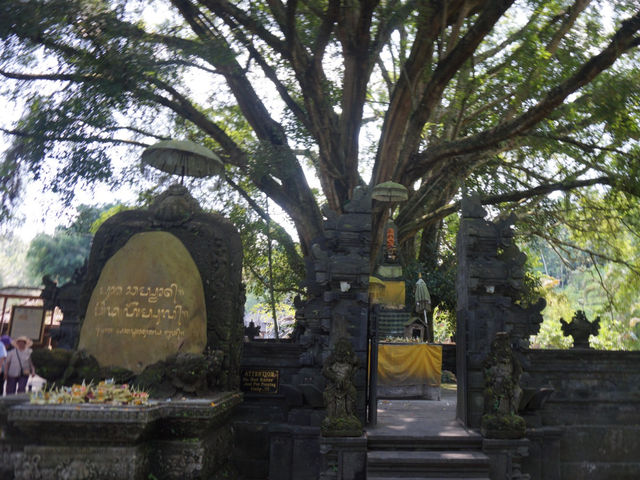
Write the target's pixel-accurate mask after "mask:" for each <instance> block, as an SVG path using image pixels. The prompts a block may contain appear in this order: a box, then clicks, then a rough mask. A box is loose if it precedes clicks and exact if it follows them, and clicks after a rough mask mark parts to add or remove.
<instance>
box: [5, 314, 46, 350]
mask: <svg viewBox="0 0 640 480" xmlns="http://www.w3.org/2000/svg"><path fill="white" fill-rule="evenodd" d="M43 334H44V307H27V306H21V305H14V306H13V307H11V324H10V326H9V336H10V337H11V338H17V337H20V336H25V337H27V338H30V339H31V340H33V341H34V343H41V342H42V336H43Z"/></svg>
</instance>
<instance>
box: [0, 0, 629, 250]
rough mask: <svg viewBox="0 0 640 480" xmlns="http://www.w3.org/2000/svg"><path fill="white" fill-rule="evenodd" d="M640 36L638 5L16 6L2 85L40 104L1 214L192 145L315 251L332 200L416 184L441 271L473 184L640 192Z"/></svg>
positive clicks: (229, 2) (300, 1) (17, 133)
mask: <svg viewBox="0 0 640 480" xmlns="http://www.w3.org/2000/svg"><path fill="white" fill-rule="evenodd" d="M158 15H162V16H163V20H164V21H163V22H158V21H157V17H158ZM639 29H640V13H639V12H638V4H637V2H635V1H631V2H630V1H629V0H620V1H615V0H612V1H606V2H605V1H590V0H551V1H547V0H545V1H542V0H521V1H513V0H511V1H506V0H446V1H443V0H384V1H380V0H289V1H287V2H283V1H281V0H200V1H196V0H164V1H163V0H156V1H154V2H150V1H143V0H138V1H127V0H22V1H15V0H1V1H0V39H1V41H2V47H3V48H2V53H1V54H0V55H1V56H0V74H1V75H2V76H3V77H4V83H3V85H4V88H3V91H2V93H3V94H5V95H15V96H17V97H20V98H22V99H23V100H24V101H25V102H26V113H25V115H24V116H23V117H22V118H21V119H20V120H19V121H17V122H14V123H9V122H7V121H5V122H4V127H3V131H4V132H5V133H6V134H9V135H12V136H13V138H14V142H13V144H12V148H11V149H10V150H9V152H8V155H7V157H6V159H5V160H4V163H3V165H2V172H3V176H2V185H1V188H2V194H3V207H4V213H7V212H9V211H10V209H11V207H12V203H11V202H12V201H14V200H15V198H16V197H17V195H18V194H19V192H20V188H21V178H22V177H23V176H24V175H25V174H26V172H28V171H30V172H31V173H32V174H33V175H35V176H37V175H38V174H39V172H41V170H42V169H43V166H45V165H51V164H52V162H57V163H55V165H57V168H58V177H57V180H56V181H55V182H54V185H55V188H56V189H59V190H61V191H64V190H65V189H69V188H70V187H71V186H73V185H75V184H76V183H78V182H81V181H89V182H91V181H95V180H102V179H108V178H109V176H110V175H111V174H112V164H111V157H110V156H109V151H110V149H111V148H112V145H114V144H118V145H129V146H131V147H132V148H133V149H134V150H135V149H137V151H138V153H139V151H140V150H141V149H142V148H143V147H144V146H145V145H148V144H150V143H153V142H154V141H156V140H157V139H160V138H168V137H189V138H191V139H192V140H195V141H198V142H200V143H202V144H204V145H207V146H209V147H210V148H211V149H213V150H214V151H216V152H217V153H218V154H219V155H220V156H221V157H222V158H223V160H224V162H225V164H226V179H227V180H228V182H229V185H231V186H232V187H233V188H234V189H235V190H236V191H238V192H240V195H243V196H244V198H245V199H246V200H247V201H248V203H249V205H251V206H252V207H253V208H255V210H256V211H257V212H259V214H260V215H262V216H263V217H264V216H266V212H264V210H262V209H261V208H260V204H261V203H260V202H257V201H255V199H256V192H261V195H262V194H264V195H267V196H268V197H269V198H270V199H271V200H272V201H274V202H275V203H277V204H278V205H279V206H280V207H281V208H282V209H283V210H284V211H285V212H286V213H287V214H288V215H289V216H290V218H291V220H292V221H293V223H294V225H295V227H296V229H297V232H298V236H299V239H300V244H301V247H302V253H303V254H306V253H307V252H309V251H310V246H311V244H312V242H313V241H314V239H315V238H316V237H317V236H318V235H319V234H320V233H321V230H322V214H321V211H320V208H319V205H318V203H319V201H326V203H327V204H328V205H329V207H330V208H331V209H333V210H335V211H341V209H342V207H343V206H344V205H345V204H346V202H348V201H349V199H350V197H351V196H352V194H353V191H354V188H355V187H357V186H359V185H366V184H369V185H375V184H378V183H380V182H383V181H387V180H393V181H396V182H400V183H402V184H404V185H405V186H407V187H408V189H409V191H410V199H409V201H408V202H406V203H405V204H403V205H402V206H401V207H400V209H399V211H398V212H397V215H396V223H397V224H398V226H399V229H400V234H401V239H402V242H403V244H404V245H405V252H409V254H411V255H413V254H414V253H415V252H419V255H420V257H421V259H422V260H423V261H426V260H431V261H434V259H435V256H436V252H437V248H438V231H439V229H440V225H441V222H442V219H443V218H445V216H446V215H447V214H449V213H451V212H453V211H454V210H455V208H456V203H455V200H456V198H457V197H456V196H457V195H458V193H459V191H460V189H461V188H462V187H464V186H467V187H468V188H471V189H476V190H479V191H482V192H483V193H484V194H485V197H484V201H485V203H488V204H490V203H504V202H520V203H519V205H522V203H523V202H525V203H526V202H529V201H535V199H537V198H539V197H540V196H543V195H546V194H548V193H550V192H553V191H556V190H561V191H566V190H571V189H575V188H580V187H586V186H591V185H597V184H602V185H605V186H607V187H606V188H615V189H619V190H621V191H623V192H627V193H629V194H632V195H636V194H638V193H639V192H638V187H637V185H638V183H637V180H638V171H639V169H638V165H639V164H640V161H639V160H638V144H637V140H638V127H637V125H638V113H639V112H638V105H639V102H638V91H637V85H638V84H639V83H640V75H639V70H638V62H637V52H638V45H639V44H640V36H639V35H638V30H639ZM305 169H310V170H312V171H313V172H315V175H316V176H317V178H318V179H319V181H320V185H321V189H322V192H321V193H322V195H321V196H320V198H321V200H319V199H318V195H315V194H314V191H313V189H312V188H311V187H310V185H309V184H308V182H307V179H306V178H305ZM368 174H370V178H367V177H364V178H363V176H364V175H368ZM629 179H631V181H629ZM252 199H253V200H252ZM387 212H388V210H387V209H386V208H383V206H381V205H378V206H376V209H375V212H374V223H373V224H374V230H375V232H376V233H378V232H379V231H380V230H381V227H382V225H383V223H384V221H385V220H386V218H385V216H386V215H387ZM277 235H278V238H279V240H280V242H281V243H282V244H284V245H287V246H288V250H287V251H288V253H289V255H290V258H294V257H295V255H296V250H295V249H294V248H293V246H292V242H290V241H288V240H287V238H286V232H284V231H283V230H279V231H278V232H277ZM376 238H377V237H376ZM416 239H419V240H420V242H419V243H418V242H416V241H415V240H416ZM374 245H375V244H374Z"/></svg>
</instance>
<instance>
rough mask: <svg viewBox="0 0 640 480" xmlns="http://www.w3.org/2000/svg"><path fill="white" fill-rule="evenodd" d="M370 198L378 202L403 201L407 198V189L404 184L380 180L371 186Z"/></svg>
mask: <svg viewBox="0 0 640 480" xmlns="http://www.w3.org/2000/svg"><path fill="white" fill-rule="evenodd" d="M371 198H373V199H374V200H378V201H380V202H387V203H393V202H404V201H405V200H408V199H409V191H408V190H407V188H406V187H405V186H404V185H401V184H399V183H396V182H391V181H389V182H382V183H379V184H378V185H376V186H375V187H373V190H372V191H371Z"/></svg>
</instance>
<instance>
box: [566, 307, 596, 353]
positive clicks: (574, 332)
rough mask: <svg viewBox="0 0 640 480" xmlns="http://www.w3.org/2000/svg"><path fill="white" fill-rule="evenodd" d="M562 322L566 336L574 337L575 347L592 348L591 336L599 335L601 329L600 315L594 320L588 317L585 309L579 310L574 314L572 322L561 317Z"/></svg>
mask: <svg viewBox="0 0 640 480" xmlns="http://www.w3.org/2000/svg"><path fill="white" fill-rule="evenodd" d="M560 323H561V324H562V333H563V335H564V336H565V337H568V336H571V337H573V348H591V346H590V345H589V336H590V335H593V336H594V337H597V336H598V332H599V331H600V317H596V318H595V320H594V321H593V322H590V321H589V320H588V319H587V316H586V315H585V313H584V311H583V310H578V311H577V312H576V313H574V314H573V317H572V319H571V323H568V322H566V321H565V320H564V318H561V319H560Z"/></svg>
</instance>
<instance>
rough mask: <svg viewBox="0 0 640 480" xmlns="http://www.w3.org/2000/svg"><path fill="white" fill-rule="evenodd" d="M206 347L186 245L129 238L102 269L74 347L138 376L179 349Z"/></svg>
mask: <svg viewBox="0 0 640 480" xmlns="http://www.w3.org/2000/svg"><path fill="white" fill-rule="evenodd" d="M206 343H207V321H206V308H205V300H204V290H203V288H202V280H201V278H200V273H199V271H198V268H197V267H196V264H195V262H194V261H193V258H191V255H190V254H189V252H188V251H187V249H186V248H185V246H184V245H183V244H182V242H181V241H180V240H179V239H178V238H177V237H175V236H174V235H172V234H170V233H167V232H145V233H138V234H136V235H134V236H133V237H131V239H129V241H128V242H127V243H126V244H125V245H124V246H123V247H122V248H121V249H120V250H118V252H116V254H115V255H113V257H111V258H110V259H109V260H108V261H107V263H106V264H105V266H104V268H103V269H102V273H101V274H100V278H99V280H98V283H97V285H96V287H95V288H94V290H93V293H92V295H91V300H90V301H89V307H88V308H87V314H86V317H85V320H84V323H83V324H82V330H81V332H80V342H79V345H78V348H80V349H85V350H87V351H88V352H89V353H90V354H92V355H93V356H95V357H96V359H97V360H98V362H99V363H100V364H101V365H103V366H118V367H124V368H127V369H129V370H132V371H133V372H135V373H139V372H141V371H142V370H143V369H144V367H146V366H147V365H151V364H153V363H156V362H158V361H160V360H164V359H166V358H167V357H169V356H170V355H172V354H175V353H177V352H179V351H181V352H190V353H202V351H203V350H204V348H205V346H206Z"/></svg>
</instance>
